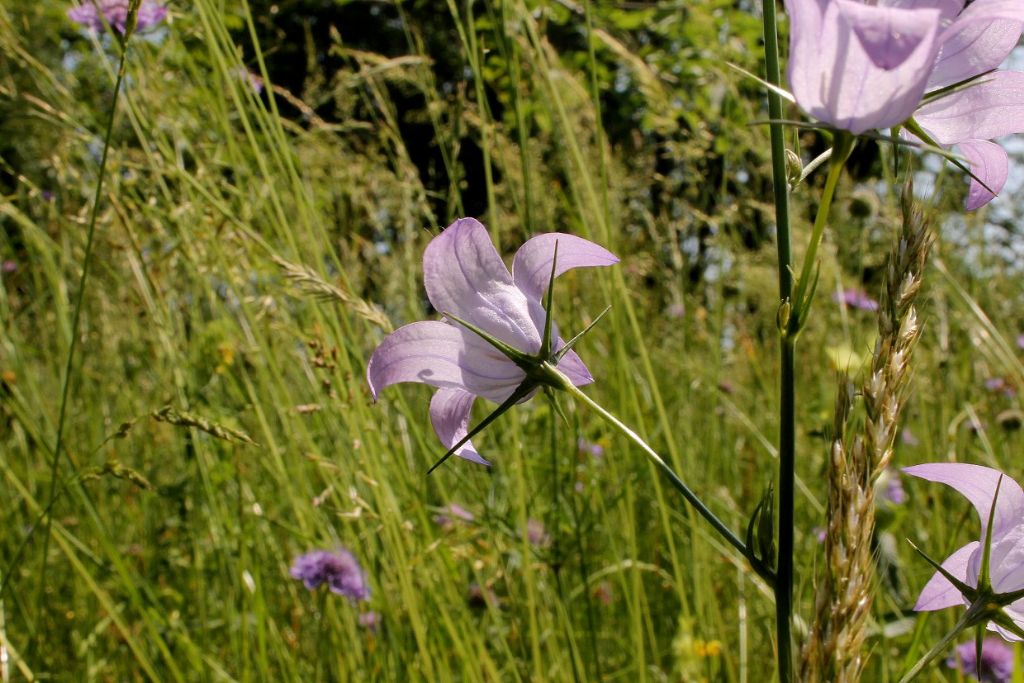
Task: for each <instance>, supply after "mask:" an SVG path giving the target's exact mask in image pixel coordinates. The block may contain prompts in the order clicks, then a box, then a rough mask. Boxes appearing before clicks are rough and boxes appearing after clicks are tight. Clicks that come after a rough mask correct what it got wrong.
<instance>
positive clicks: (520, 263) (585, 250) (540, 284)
mask: <svg viewBox="0 0 1024 683" xmlns="http://www.w3.org/2000/svg"><path fill="white" fill-rule="evenodd" d="M556 242H557V243H558V263H557V264H556V266H555V277H558V276H559V275H561V274H562V273H564V272H566V271H567V270H571V269H573V268H586V267H594V266H612V265H615V264H616V263H618V262H619V259H618V258H617V257H616V256H615V255H614V254H612V253H611V252H610V251H608V250H607V249H605V248H604V247H602V246H599V245H597V244H594V243H593V242H591V241H589V240H585V239H583V238H582V237H576V236H575V235H569V234H566V233H561V232H549V233H545V234H543V235H537V236H536V237H532V238H530V239H528V240H527V241H526V242H525V243H523V246H521V247H519V251H517V252H516V255H515V257H514V258H513V260H512V279H513V281H514V282H515V284H516V286H517V287H519V289H521V290H523V291H524V292H526V295H527V296H529V297H532V298H534V299H536V300H537V301H540V299H541V297H542V296H543V295H544V292H545V291H547V288H548V281H549V280H550V279H551V259H552V258H553V257H554V254H555V243H556Z"/></svg>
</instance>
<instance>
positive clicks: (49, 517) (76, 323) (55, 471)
mask: <svg viewBox="0 0 1024 683" xmlns="http://www.w3.org/2000/svg"><path fill="white" fill-rule="evenodd" d="M139 4H140V0H132V1H131V2H130V4H129V7H128V18H127V21H126V25H125V33H124V37H123V39H122V40H121V41H120V46H121V55H120V59H119V61H118V65H117V76H116V78H115V80H114V93H113V97H112V99H111V102H110V114H109V116H108V117H107V129H106V132H105V134H104V136H103V152H102V154H101V155H100V167H99V171H98V176H97V179H96V191H95V192H94V193H93V198H92V210H91V211H90V212H89V225H88V227H87V229H86V237H85V254H84V255H83V256H82V273H81V275H80V276H79V278H78V292H77V293H76V294H75V308H74V312H73V314H72V317H71V341H70V343H69V344H68V355H67V358H66V359H65V363H64V381H63V382H62V383H61V389H60V410H59V413H58V417H57V434H56V437H55V439H54V446H53V460H52V461H51V462H50V484H49V493H48V494H47V503H46V507H45V508H44V510H45V517H46V525H45V528H44V534H43V548H42V564H43V566H42V571H40V572H39V581H40V584H39V609H37V612H40V611H41V610H42V605H43V596H44V594H45V591H44V590H43V583H44V582H45V581H46V578H47V571H46V565H47V556H48V554H49V550H50V534H51V532H52V521H53V505H54V502H55V499H56V496H57V485H58V477H59V475H60V458H61V453H62V452H63V451H64V449H65V445H64V429H65V425H66V424H67V412H68V404H69V403H70V398H71V382H72V373H73V372H74V366H75V353H76V351H77V350H78V336H79V327H80V325H81V320H82V303H83V301H84V300H85V288H86V285H87V284H88V281H89V267H90V266H91V264H92V251H93V244H94V242H95V237H96V218H97V216H98V215H99V205H100V198H101V197H102V196H103V181H104V178H105V177H106V171H107V158H108V156H109V152H110V140H111V138H112V137H113V134H114V118H115V115H116V114H117V101H118V99H119V97H120V94H121V85H122V84H123V83H124V76H125V66H126V64H127V57H128V39H129V38H130V37H131V34H132V31H133V29H134V28H135V21H136V19H137V17H138V10H139ZM115 42H116V41H115ZM68 463H69V464H70V465H71V467H72V468H74V466H75V464H74V461H73V460H71V457H70V456H69V457H68Z"/></svg>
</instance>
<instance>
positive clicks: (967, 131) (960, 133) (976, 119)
mask: <svg viewBox="0 0 1024 683" xmlns="http://www.w3.org/2000/svg"><path fill="white" fill-rule="evenodd" d="M1022 4H1024V3H1022ZM914 118H915V119H916V120H917V122H918V123H919V124H921V126H922V127H923V128H924V129H925V130H926V131H928V133H929V134H930V135H931V136H932V137H933V138H934V139H935V140H936V141H937V142H938V143H939V144H942V145H955V144H957V143H958V142H963V141H964V140H991V139H992V138H997V137H1000V136H1002V135H1010V134H1011V133H1019V132H1022V131H1024V73H1022V72H1018V71H996V72H995V73H992V74H988V75H986V76H982V77H981V78H980V79H978V81H977V82H974V83H972V84H971V85H970V86H968V87H965V88H963V89H962V90H958V91H956V92H953V93H950V94H949V95H946V96H944V97H939V98H937V99H935V100H933V101H931V102H929V103H927V104H925V105H924V106H922V107H921V108H920V109H919V110H918V111H917V113H916V114H915V115H914Z"/></svg>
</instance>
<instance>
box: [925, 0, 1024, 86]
mask: <svg viewBox="0 0 1024 683" xmlns="http://www.w3.org/2000/svg"><path fill="white" fill-rule="evenodd" d="M991 4H992V3H986V2H985V0H978V1H977V2H975V3H974V5H972V8H978V9H972V10H971V11H969V12H964V13H963V15H962V16H961V17H960V18H958V19H957V20H956V21H954V22H953V24H952V25H951V26H950V27H949V28H947V29H946V30H945V31H943V33H942V35H941V37H940V40H941V43H942V48H941V49H940V50H939V58H938V60H937V61H936V62H935V69H934V70H933V71H932V75H931V77H930V78H929V79H928V89H929V90H936V89H938V88H944V87H946V86H948V85H953V84H954V83H959V82H961V81H963V80H966V79H968V78H972V77H974V76H977V75H979V74H983V73H985V72H986V71H991V70H992V69H995V68H996V67H998V66H999V65H1000V64H1002V63H1003V60H1005V59H1006V57H1007V55H1009V54H1010V51H1011V50H1013V48H1014V47H1016V46H1017V41H1018V40H1019V39H1020V33H1021V28H1022V27H1024V23H1021V21H1013V20H1007V19H1003V18H999V16H998V15H997V16H996V17H994V18H991V19H988V20H984V19H982V18H980V17H979V13H984V12H985V8H986V6H990V5H991Z"/></svg>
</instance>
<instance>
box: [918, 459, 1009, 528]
mask: <svg viewBox="0 0 1024 683" xmlns="http://www.w3.org/2000/svg"><path fill="white" fill-rule="evenodd" d="M903 471H904V472H905V473H907V474H909V475H911V476H913V477H919V478H921V479H927V480H928V481H935V482H939V483H941V484H946V485H947V486H950V487H952V488H954V489H956V490H957V491H958V492H959V493H960V494H961V495H962V496H964V497H965V498H967V500H969V501H970V502H971V504H972V505H973V506H974V509H975V510H977V511H978V516H979V517H980V518H981V526H982V531H981V536H982V537H984V536H985V527H986V526H987V524H988V516H989V512H990V510H991V509H992V499H993V497H994V495H995V491H996V486H997V485H998V486H999V499H998V500H997V501H996V509H995V516H994V517H993V528H992V534H993V536H996V537H998V536H999V535H1001V534H1003V533H1005V532H1006V530H1008V529H1010V528H1012V527H1013V526H1014V525H1016V524H1017V523H1018V522H1019V521H1020V517H1021V514H1022V513H1024V491H1022V490H1021V488H1020V484H1018V483H1017V482H1016V481H1014V480H1013V479H1011V478H1010V477H1008V476H1006V475H1005V474H1003V473H1002V472H1000V471H999V470H994V469H992V468H991V467H983V466H981V465H970V464H967V463H960V462H935V463H926V464H923V465H914V466H913V467H905V468H903ZM1000 478H1001V479H1002V482H1001V483H1000Z"/></svg>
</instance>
